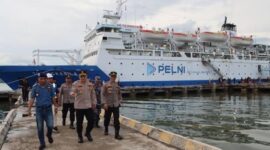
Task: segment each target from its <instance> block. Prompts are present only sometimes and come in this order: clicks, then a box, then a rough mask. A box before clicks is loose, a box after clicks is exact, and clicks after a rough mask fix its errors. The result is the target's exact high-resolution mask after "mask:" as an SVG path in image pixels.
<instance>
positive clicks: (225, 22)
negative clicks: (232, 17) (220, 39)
mask: <svg viewBox="0 0 270 150" xmlns="http://www.w3.org/2000/svg"><path fill="white" fill-rule="evenodd" d="M224 24H227V16H225V21H224Z"/></svg>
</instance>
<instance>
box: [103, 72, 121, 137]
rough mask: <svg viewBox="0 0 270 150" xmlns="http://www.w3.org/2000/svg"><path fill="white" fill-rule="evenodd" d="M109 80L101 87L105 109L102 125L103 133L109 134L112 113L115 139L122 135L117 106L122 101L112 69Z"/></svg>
mask: <svg viewBox="0 0 270 150" xmlns="http://www.w3.org/2000/svg"><path fill="white" fill-rule="evenodd" d="M109 75H110V81H108V82H107V83H105V84H104V85H103V87H102V91H101V100H102V104H103V105H104V110H105V119H104V126H105V132H104V134H105V135H108V134H109V128H108V126H109V124H110V119H111V115H112V114H113V117H114V128H115V139H117V140H122V139H123V137H122V136H120V135H119V131H120V122H119V107H120V106H121V102H122V95H121V90H120V86H119V85H118V83H117V82H116V81H115V80H116V77H117V73H116V72H115V71H112V72H111V73H110V74H109Z"/></svg>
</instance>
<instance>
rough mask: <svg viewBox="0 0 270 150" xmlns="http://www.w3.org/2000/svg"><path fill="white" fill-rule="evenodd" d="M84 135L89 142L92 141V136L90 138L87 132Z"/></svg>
mask: <svg viewBox="0 0 270 150" xmlns="http://www.w3.org/2000/svg"><path fill="white" fill-rule="evenodd" d="M85 136H86V137H87V139H88V141H89V142H92V141H93V138H92V136H91V135H90V134H89V135H85Z"/></svg>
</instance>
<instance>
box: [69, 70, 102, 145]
mask: <svg viewBox="0 0 270 150" xmlns="http://www.w3.org/2000/svg"><path fill="white" fill-rule="evenodd" d="M71 95H73V96H75V101H74V108H75V110H76V120H77V124H76V125H77V127H76V128H77V134H78V138H79V140H78V143H83V136H82V130H83V126H82V124H83V118H84V116H85V117H86V120H87V127H86V131H85V134H84V135H85V136H86V137H87V139H88V141H89V142H91V141H93V139H92V136H91V131H92V129H93V126H94V109H95V108H96V103H97V100H96V93H95V90H94V85H93V84H92V83H90V82H89V81H88V79H87V73H86V71H81V72H80V74H79V80H78V81H75V82H74V83H73V85H72V92H71Z"/></svg>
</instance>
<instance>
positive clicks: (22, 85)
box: [19, 78, 29, 102]
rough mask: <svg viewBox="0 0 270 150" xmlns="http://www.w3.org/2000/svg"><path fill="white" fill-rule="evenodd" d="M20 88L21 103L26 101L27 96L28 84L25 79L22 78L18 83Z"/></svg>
mask: <svg viewBox="0 0 270 150" xmlns="http://www.w3.org/2000/svg"><path fill="white" fill-rule="evenodd" d="M19 87H20V88H22V98H23V102H27V101H28V94H29V84H28V81H27V79H26V78H23V79H22V80H21V81H20V86H19Z"/></svg>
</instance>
